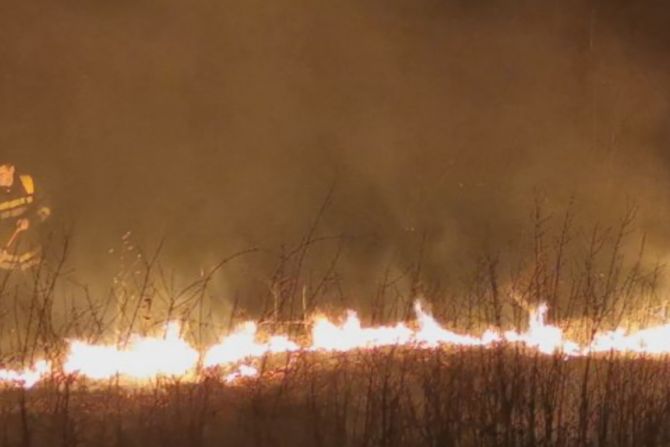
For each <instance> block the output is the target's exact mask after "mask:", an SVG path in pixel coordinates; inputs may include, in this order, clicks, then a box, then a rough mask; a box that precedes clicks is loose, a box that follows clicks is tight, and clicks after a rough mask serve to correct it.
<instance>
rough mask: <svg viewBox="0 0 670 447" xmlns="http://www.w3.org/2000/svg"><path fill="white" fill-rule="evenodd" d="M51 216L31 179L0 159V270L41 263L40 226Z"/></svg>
mask: <svg viewBox="0 0 670 447" xmlns="http://www.w3.org/2000/svg"><path fill="white" fill-rule="evenodd" d="M50 215H51V209H50V208H49V207H48V206H47V205H46V204H45V203H44V201H43V199H42V198H41V195H39V194H38V193H37V191H36V189H35V183H34V181H33V178H32V177H31V176H30V175H23V174H18V173H17V172H16V168H15V166H14V164H12V163H11V162H6V161H3V160H0V269H5V270H17V269H18V270H26V269H29V268H30V267H33V266H35V265H37V264H39V263H40V261H41V259H42V248H41V244H40V243H39V239H40V238H39V229H40V226H41V224H42V223H43V222H44V221H45V220H46V219H47V218H48V217H49V216H50Z"/></svg>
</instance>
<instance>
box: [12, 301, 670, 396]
mask: <svg viewBox="0 0 670 447" xmlns="http://www.w3.org/2000/svg"><path fill="white" fill-rule="evenodd" d="M414 309H415V312H416V321H415V323H416V325H415V327H414V328H412V327H410V326H408V325H407V324H405V323H397V324H395V325H392V326H377V327H363V326H362V325H361V321H360V319H359V318H358V316H357V314H356V313H355V312H354V311H347V317H346V319H345V320H344V322H343V323H341V324H337V323H334V322H332V321H331V320H329V319H328V318H326V317H317V318H315V319H314V323H313V326H312V331H311V335H312V337H311V344H309V345H306V346H304V345H303V346H301V345H300V344H298V343H297V342H296V341H293V340H291V339H289V337H287V336H286V335H274V336H270V337H269V338H268V339H267V341H264V342H261V341H259V340H258V337H257V332H258V328H257V325H256V324H255V323H253V322H247V323H244V324H242V325H240V326H239V327H238V328H237V329H236V330H235V331H234V332H233V333H231V334H230V335H228V336H226V337H224V338H223V339H222V340H221V341H220V342H219V343H217V344H216V345H214V346H212V347H211V348H209V349H208V350H207V351H206V352H205V353H204V354H201V353H200V352H198V351H197V350H196V349H195V348H193V347H192V346H191V345H190V344H189V343H188V342H187V341H185V340H184V338H183V337H182V336H181V327H180V325H179V324H178V323H174V322H171V323H168V324H167V325H166V329H165V334H164V336H162V337H140V336H133V337H131V339H130V340H129V343H128V345H127V346H126V347H125V348H119V347H118V346H115V345H105V344H92V343H88V342H85V341H82V340H69V341H68V343H69V346H68V351H67V354H66V355H65V357H64V359H63V360H62V362H59V366H58V368H56V367H54V365H52V364H51V363H50V362H48V361H46V360H40V361H38V362H36V363H35V364H34V365H33V366H31V367H30V368H26V369H23V370H15V369H0V384H9V385H16V386H22V387H25V388H30V387H32V386H34V385H35V384H37V383H39V382H40V381H43V380H45V379H46V378H48V377H49V376H50V375H51V374H53V373H54V372H55V371H58V372H60V373H63V374H66V375H73V376H78V377H85V378H87V379H91V380H105V379H110V378H114V377H123V378H127V379H130V380H150V379H154V378H158V377H184V378H188V377H197V371H198V370H202V369H205V370H207V369H211V368H214V367H221V366H236V367H237V369H236V371H235V372H233V373H231V374H229V375H228V376H226V377H225V380H226V382H229V383H230V382H234V381H236V380H237V379H239V378H241V377H255V376H258V375H259V372H258V370H256V368H254V367H253V366H251V365H250V364H247V363H244V362H245V361H250V360H253V359H258V358H261V357H263V356H265V355H268V354H286V353H293V352H300V351H315V352H346V351H353V350H365V349H375V348H382V347H388V346H410V347H413V348H417V349H435V348H439V347H443V346H465V347H477V346H479V347H491V346H493V345H496V344H501V343H519V344H522V345H524V346H526V347H528V348H531V349H535V350H537V351H539V352H540V353H542V354H547V355H550V354H556V353H558V354H561V355H562V356H564V358H565V359H569V358H571V357H579V356H585V355H589V354H591V353H601V352H611V351H614V352H619V353H638V354H650V355H662V354H670V323H667V324H664V325H659V326H654V327H650V328H645V329H641V330H638V331H635V332H632V333H626V331H624V330H623V329H616V330H613V331H604V332H600V333H597V334H596V335H595V336H594V337H593V339H592V342H591V343H589V344H588V345H580V344H579V343H577V342H574V341H571V340H569V339H567V338H566V336H565V334H564V332H563V330H562V329H561V328H559V327H557V326H553V325H550V324H547V323H546V322H545V317H546V313H547V310H548V308H547V306H546V305H544V304H543V305H540V306H539V307H538V308H537V309H534V310H532V311H530V313H529V324H528V328H527V329H526V330H525V331H524V332H518V331H516V330H509V331H501V330H497V329H489V330H487V331H485V332H484V333H483V334H481V335H479V336H476V335H470V334H458V333H456V332H453V331H451V330H449V329H446V328H444V327H443V326H441V325H440V324H439V323H438V322H437V321H436V320H435V319H434V318H433V317H432V315H430V314H429V313H427V312H425V311H424V310H423V308H422V306H421V304H420V303H419V302H416V303H415V306H414Z"/></svg>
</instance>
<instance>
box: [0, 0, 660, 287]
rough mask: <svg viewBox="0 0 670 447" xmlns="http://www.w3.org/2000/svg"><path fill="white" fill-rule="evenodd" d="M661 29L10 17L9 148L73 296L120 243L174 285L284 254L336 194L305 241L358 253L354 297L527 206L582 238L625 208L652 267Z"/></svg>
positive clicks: (112, 5)
mask: <svg viewBox="0 0 670 447" xmlns="http://www.w3.org/2000/svg"><path fill="white" fill-rule="evenodd" d="M669 19H670V9H669V8H668V7H667V5H665V4H664V2H661V1H658V2H625V1H611V0H608V1H604V0H603V1H547V2H536V1H472V0H468V1H437V0H430V1H429V0H412V1H407V0H384V1H377V0H374V1H352V0H342V1H331V2H327V1H308V0H294V1H256V0H250V1H228V0H216V1H214V0H190V1H175V0H165V1H148V0H139V1H132V2H131V1H127V0H120V1H113V2H110V1H80V0H72V1H61V2H58V1H49V2H46V1H35V2H3V3H2V4H1V5H0V25H1V26H0V151H2V152H3V153H5V154H7V155H8V156H11V157H13V158H14V159H15V160H16V161H17V164H18V165H19V168H21V169H22V170H24V171H29V172H32V173H33V174H34V175H35V177H36V179H37V181H38V182H39V185H40V186H41V187H42V188H43V189H46V190H48V191H49V195H50V197H51V199H52V201H53V203H54V208H55V212H56V216H57V218H58V219H59V222H65V223H66V224H67V225H68V226H71V228H72V237H73V240H72V243H73V252H72V263H73V265H74V267H73V268H75V269H76V270H77V271H78V272H79V274H80V275H81V276H82V280H83V281H85V278H86V277H87V275H92V274H93V273H94V272H102V271H108V270H110V269H112V270H113V268H114V267H113V266H114V262H115V259H114V256H113V255H110V254H109V253H108V250H109V248H112V247H116V246H118V243H119V240H120V238H121V236H122V235H123V234H124V233H125V232H127V231H132V232H133V234H134V235H135V237H136V238H137V240H138V242H139V243H140V244H146V245H147V246H151V244H155V242H156V241H157V240H158V239H160V238H161V237H165V240H166V248H165V253H164V256H165V258H166V262H169V263H171V265H174V266H176V267H177V268H179V269H183V271H187V270H188V269H189V268H192V269H193V270H194V271H197V269H199V268H200V267H201V266H204V265H208V263H212V262H215V260H216V259H219V258H221V257H224V256H226V255H227V254H230V253H231V252H234V251H236V250H239V249H244V248H247V247H251V246H258V247H263V248H267V249H269V250H278V248H279V247H280V246H281V244H283V243H285V244H288V245H291V244H294V243H295V242H296V241H297V240H299V238H300V237H301V236H302V235H303V234H304V232H305V231H306V230H307V228H308V227H309V226H310V224H311V222H312V221H313V219H314V217H315V214H316V213H317V212H318V210H319V207H320V206H321V203H322V202H323V200H324V198H325V196H326V195H327V193H328V191H329V189H330V188H331V187H332V188H333V196H332V201H331V203H330V205H329V206H328V208H327V209H326V211H325V213H324V215H323V217H322V220H321V224H320V226H319V234H323V235H346V236H347V237H350V239H349V240H348V242H347V244H346V246H345V249H344V259H345V261H344V266H343V269H345V270H348V271H350V272H354V273H353V274H354V275H358V277H357V278H356V280H364V279H365V277H366V276H367V275H368V274H372V273H373V272H376V268H377V267H378V266H379V265H383V264H384V263H385V262H387V261H388V260H389V259H398V260H403V259H409V258H411V257H412V256H415V255H416V249H417V248H416V247H417V245H418V244H417V240H418V239H419V238H420V237H419V234H426V235H428V236H427V238H428V241H429V245H430V249H429V250H428V252H427V253H426V257H427V264H428V267H427V268H428V269H431V268H432V269H434V271H435V272H436V273H435V274H436V275H439V274H441V273H440V272H441V271H442V270H441V269H446V268H448V266H449V265H452V264H453V263H454V260H460V259H463V258H464V257H466V256H469V255H470V254H472V253H473V252H476V251H478V250H480V249H483V248H486V247H487V246H489V245H493V246H498V245H499V246H502V247H504V246H505V244H508V245H510V244H511V245H512V246H513V245H514V241H515V240H517V238H519V237H520V235H521V234H522V233H523V231H522V228H523V225H524V224H525V223H527V221H528V218H529V216H530V214H531V211H532V204H533V202H534V201H535V200H536V198H537V197H538V195H539V196H541V197H542V200H543V202H544V206H545V207H546V208H547V209H548V210H549V211H550V212H553V211H554V210H559V211H560V210H561V209H563V208H564V207H565V206H567V204H568V202H569V201H570V198H571V197H574V198H575V200H576V203H577V208H578V210H579V213H581V215H582V216H583V217H584V218H585V219H586V220H590V219H595V220H600V219H602V220H608V219H611V218H612V217H613V216H616V215H617V213H621V212H622V210H623V209H624V207H625V206H626V205H627V204H628V203H631V202H635V203H636V204H638V205H639V207H640V211H639V219H638V225H639V226H640V227H641V228H642V229H643V230H644V231H646V232H648V233H649V235H650V239H651V240H652V242H653V245H654V247H658V252H659V253H660V252H662V251H663V249H665V248H670V247H669V245H670V244H669V243H670V230H669V229H668V228H669V227H668V224H667V222H668V219H669V217H670V208H669V206H668V204H669V203H670V200H669V199H670V182H669V181H668V180H669V179H670V176H669V175H668V170H669V169H670V131H669V130H668V129H670V127H669V126H668V124H669V123H668V112H669V99H668V98H669V96H668V95H669V93H670V83H669V81H670V76H669V75H670V51H669V50H670V41H669V40H668V39H670V32H668V27H667V23H670V22H669ZM557 212H558V211H557ZM250 265H251V264H250ZM110 266H111V267H110ZM263 274H264V273H263V272H259V273H258V276H262V275H263Z"/></svg>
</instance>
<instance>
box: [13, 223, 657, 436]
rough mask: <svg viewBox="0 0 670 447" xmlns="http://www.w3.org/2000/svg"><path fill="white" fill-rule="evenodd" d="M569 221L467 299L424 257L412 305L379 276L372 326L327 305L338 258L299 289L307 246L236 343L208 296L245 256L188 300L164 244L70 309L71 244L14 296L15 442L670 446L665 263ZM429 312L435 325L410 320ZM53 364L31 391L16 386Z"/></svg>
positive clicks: (478, 279)
mask: <svg viewBox="0 0 670 447" xmlns="http://www.w3.org/2000/svg"><path fill="white" fill-rule="evenodd" d="M571 221H572V217H571V215H570V214H569V213H568V214H567V215H566V216H565V218H564V219H563V220H561V221H559V225H557V228H558V230H557V231H556V232H555V233H553V236H549V235H551V234H552V233H551V230H550V229H546V228H545V227H544V225H545V220H544V219H537V222H536V225H535V227H534V228H535V230H534V238H533V241H532V243H531V244H530V246H531V247H532V248H533V250H531V254H532V255H531V258H532V261H531V262H528V263H526V264H524V266H523V268H518V269H513V272H514V273H513V274H511V275H504V274H503V273H502V270H503V269H502V267H501V265H502V263H501V260H500V258H498V257H491V256H485V257H483V258H482V259H481V260H478V261H477V262H476V263H475V268H474V269H473V274H472V276H471V277H470V278H471V282H470V283H469V286H468V287H467V288H464V289H461V290H459V291H458V296H459V298H458V299H456V298H454V296H455V292H454V291H449V290H446V289H444V288H437V287H429V286H428V285H426V283H425V281H422V279H421V278H422V273H421V269H420V266H421V262H416V263H411V265H410V267H411V268H409V269H407V270H406V272H405V274H404V276H403V277H404V278H405V279H407V281H406V282H405V283H404V284H406V285H407V288H406V293H405V294H401V295H395V296H394V298H390V296H389V295H391V294H390V292H389V290H391V286H390V283H389V282H388V281H387V280H384V281H382V282H381V283H380V284H381V285H380V288H379V290H380V292H379V294H378V295H377V296H375V297H373V298H372V299H371V300H370V301H371V302H372V303H373V305H372V306H371V309H372V310H371V312H369V313H362V314H361V316H360V321H362V323H360V322H359V320H357V319H354V317H353V315H350V316H349V317H348V319H346V320H345V319H343V318H342V312H343V311H344V309H340V311H339V312H334V311H332V309H333V308H335V305H334V304H333V303H332V302H330V301H328V300H329V296H330V295H329V293H330V292H329V290H331V289H329V288H328V287H326V286H322V284H329V283H332V281H331V279H332V273H333V271H335V270H336V262H330V263H326V268H325V269H324V270H323V280H322V281H320V282H318V281H317V284H319V286H318V287H315V288H312V289H311V290H312V292H310V291H307V290H306V287H301V285H302V284H304V283H303V282H302V278H303V276H302V271H303V270H302V268H303V265H304V263H305V262H306V259H308V257H307V254H308V252H309V251H310V250H311V249H312V248H313V245H314V243H315V241H317V240H318V238H315V237H313V236H312V234H311V233H310V234H308V235H307V236H306V237H305V238H304V239H303V241H302V242H301V243H300V244H299V245H298V248H297V249H296V250H293V251H291V254H290V256H283V257H282V258H281V260H280V263H279V264H280V265H279V267H278V268H277V270H276V271H275V273H274V274H272V275H270V278H271V281H270V286H269V292H268V294H267V297H266V301H265V306H264V310H263V311H261V312H259V315H260V316H259V317H258V318H256V319H255V322H254V323H253V324H252V323H247V324H246V325H245V324H242V323H243V321H244V320H246V319H248V315H247V317H246V318H242V317H241V315H240V313H239V309H238V307H239V303H237V302H235V303H234V305H232V306H231V309H230V314H229V315H228V316H227V317H226V318H223V319H219V321H221V320H228V323H227V326H228V329H227V330H226V329H225V328H222V327H221V325H219V326H216V327H214V328H213V327H212V325H208V324H206V323H207V321H209V320H210V318H209V317H208V316H209V315H211V312H212V308H213V307H212V304H211V303H208V302H207V300H206V297H207V294H206V293H205V292H206V291H207V290H208V287H209V286H210V281H211V278H212V276H213V275H214V274H216V272H218V271H219V270H220V269H221V268H223V267H225V266H226V264H227V263H228V262H231V261H232V260H234V259H236V258H237V255H234V256H232V257H231V258H229V259H226V260H224V261H223V262H222V263H221V264H219V265H217V266H215V267H214V268H213V269H212V270H211V271H209V272H208V273H206V274H203V275H202V276H201V278H199V279H198V280H197V281H195V282H193V283H192V284H189V285H187V286H186V287H184V288H181V289H178V290H177V292H175V291H174V290H175V289H173V288H170V287H166V286H165V284H168V283H169V282H166V281H164V278H163V277H162V273H161V272H162V269H161V268H159V261H158V253H159V250H157V251H156V255H155V256H149V257H147V256H144V255H141V256H137V257H135V258H134V259H136V261H134V262H135V264H133V265H132V266H127V267H128V268H127V269H126V270H124V271H133V272H134V273H133V275H132V276H128V275H126V276H125V277H124V276H120V277H119V278H116V279H115V286H114V287H113V288H112V292H113V293H112V295H113V297H114V300H113V301H112V302H113V305H110V304H109V302H110V300H95V299H93V298H91V297H90V296H88V295H86V294H83V298H80V300H79V301H78V302H77V303H76V305H75V301H72V305H71V306H57V305H54V303H58V302H59V301H58V300H59V299H60V298H59V297H58V293H59V286H58V284H59V281H60V280H61V278H62V277H63V266H64V265H66V263H65V261H64V260H65V258H66V257H65V255H66V250H64V251H63V252H62V254H63V256H62V257H61V258H60V259H62V260H63V262H61V263H59V262H56V263H53V264H50V265H49V267H48V268H47V267H44V271H43V272H38V273H39V274H36V275H35V276H34V277H33V278H34V281H33V283H32V284H29V286H26V285H25V277H24V278H23V280H24V282H23V283H21V284H22V285H19V283H17V282H16V279H15V278H11V277H8V278H7V279H6V281H5V282H4V284H5V287H4V289H3V290H4V293H3V298H4V299H3V301H2V302H3V306H4V307H3V313H2V317H3V322H4V325H3V336H4V339H3V340H4V348H3V354H4V357H3V358H4V365H5V366H6V368H8V369H6V370H3V372H2V374H3V375H4V376H3V377H4V378H5V380H3V385H2V387H3V390H2V392H1V393H0V421H1V423H0V445H2V446H15V445H16V446H47V445H48V446H52V445H53V446H56V445H58V446H63V447H65V446H106V445H109V446H143V447H145V446H182V445H184V446H186V445H188V446H227V445H230V446H247V445H249V446H259V447H260V446H263V447H266V446H426V445H430V446H654V445H668V444H670V362H669V361H668V360H669V359H668V357H667V356H668V354H670V338H669V337H668V336H667V335H668V333H669V331H670V329H668V328H669V326H668V325H667V319H666V318H665V316H664V315H659V309H661V310H662V309H664V301H663V299H662V296H661V294H660V293H659V292H658V290H659V284H661V278H662V275H661V271H660V268H659V267H657V266H654V265H652V266H651V267H650V264H649V263H647V262H646V261H645V257H644V250H643V249H639V250H636V251H631V250H629V249H628V248H627V247H629V244H627V242H626V241H627V236H628V235H629V234H630V225H631V222H632V217H631V216H627V217H626V218H625V219H623V220H622V222H621V224H620V225H617V226H614V227H613V229H610V230H602V231H601V230H596V231H593V232H591V233H589V234H590V236H589V237H588V238H587V239H583V240H582V242H578V241H579V239H578V238H576V237H572V236H573V235H574V234H576V232H575V231H574V230H572V227H571V225H572V224H571ZM576 241H577V242H576ZM637 246H638V247H639V246H641V247H644V244H643V243H642V244H637ZM128 247H130V245H129V244H128ZM127 252H132V249H131V248H127ZM245 253H246V252H244V253H241V254H240V255H243V254H245ZM630 253H635V255H634V256H632V257H631V256H630ZM337 256H339V253H338V255H337ZM337 256H335V258H334V259H337ZM56 259H58V257H56ZM138 271H139V274H137V272H138ZM279 272H281V274H279ZM131 277H132V278H136V280H134V281H131V280H130V279H129V278H131ZM417 300H418V301H417ZM415 302H419V303H421V305H423V306H425V307H427V308H429V309H430V311H431V312H426V313H423V311H422V310H419V309H418V308H417V309H416V312H417V316H416V318H414V317H413V316H412V315H411V314H412V312H411V310H412V308H413V307H412V306H413V304H414V303H415ZM542 303H546V305H547V308H548V314H546V315H545V314H544V313H543V312H542V311H541V310H540V309H543V307H542V306H541V304H542ZM322 308H329V309H331V312H330V313H332V314H333V315H330V319H326V318H325V317H316V316H313V315H316V314H317V311H318V310H319V309H322ZM63 309H65V310H63ZM157 315H159V316H160V317H158V316H157ZM338 315H339V316H338ZM303 316H304V318H303ZM296 317H300V318H298V319H296ZM545 318H546V319H547V320H545ZM167 321H174V322H177V323H180V324H179V325H173V326H172V327H173V329H172V330H173V331H174V333H172V335H170V334H171V333H170V332H169V331H168V332H167V333H166V332H165V322H167ZM382 326H383V327H382ZM236 328H237V329H236ZM617 328H619V331H615V329H617ZM487 330H488V332H487ZM150 334H155V335H156V336H155V337H154V338H152V337H149V335H150ZM226 334H230V335H227V337H224V335H226ZM280 334H281V337H280V338H278V337H279V335H280ZM284 335H285V336H284ZM272 336H275V338H272ZM77 343H78V344H79V345H77ZM143 343H144V344H143ZM216 343H219V344H218V345H217V344H216ZM75 346H80V347H81V346H83V348H81V350H80V351H77V349H75ZM213 346H219V348H218V354H217V355H218V357H216V359H217V360H215V361H214V360H211V359H212V358H214V355H213V354H211V352H214V351H213ZM84 348H85V349H84ZM78 353H79V354H78ZM187 358H190V359H191V360H188V361H186V360H185V359H187ZM40 359H43V360H46V361H48V362H50V363H49V366H48V367H45V368H44V369H43V370H42V371H39V372H36V373H35V374H36V377H35V380H32V379H31V380H26V377H28V376H21V375H20V374H21V372H20V369H21V368H22V367H30V366H31V365H34V364H35V362H37V361H38V360H40ZM73 359H74V360H73ZM208 359H209V360H208ZM75 360H76V361H75ZM180 361H186V363H185V364H181V363H180ZM138 364H140V366H141V367H142V368H143V369H140V370H137V367H138ZM73 365H75V366H73ZM12 368H14V369H12ZM14 373H16V374H19V375H18V376H12V374H14Z"/></svg>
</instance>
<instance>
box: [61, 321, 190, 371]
mask: <svg viewBox="0 0 670 447" xmlns="http://www.w3.org/2000/svg"><path fill="white" fill-rule="evenodd" d="M180 332H181V328H180V326H179V324H177V323H169V324H168V325H167V328H166V331H165V337H162V338H159V337H146V338H145V337H137V336H135V337H133V338H132V339H131V340H130V343H129V345H128V347H127V348H125V349H119V348H117V347H115V346H105V345H92V344H89V343H86V342H82V341H77V340H75V341H72V342H71V344H70V351H69V353H68V355H67V357H66V361H65V362H64V363H63V372H65V373H66V374H75V373H76V374H79V375H81V376H85V377H88V378H90V379H106V378H110V377H114V376H116V375H120V376H125V377H128V378H131V379H151V378H154V377H158V376H182V375H186V374H187V373H189V372H190V371H191V370H193V369H194V366H195V365H196V364H197V362H198V352H197V351H196V350H195V349H193V348H192V347H191V346H189V344H188V343H187V342H186V341H185V340H184V339H182V338H181V337H180Z"/></svg>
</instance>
